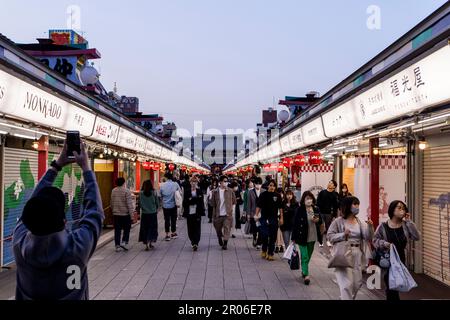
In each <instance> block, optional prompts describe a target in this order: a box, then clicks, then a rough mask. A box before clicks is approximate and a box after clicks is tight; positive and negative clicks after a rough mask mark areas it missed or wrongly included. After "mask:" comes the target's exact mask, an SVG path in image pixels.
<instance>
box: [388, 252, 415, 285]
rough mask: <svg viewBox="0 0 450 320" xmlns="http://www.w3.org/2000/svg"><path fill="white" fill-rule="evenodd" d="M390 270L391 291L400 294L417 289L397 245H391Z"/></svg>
mask: <svg viewBox="0 0 450 320" xmlns="http://www.w3.org/2000/svg"><path fill="white" fill-rule="evenodd" d="M390 263H391V267H390V268H389V289H390V290H395V291H399V292H408V291H410V290H411V289H413V288H415V287H417V283H416V281H414V279H413V277H412V276H411V274H410V273H409V271H408V269H407V268H406V267H405V265H404V264H403V263H402V261H401V260H400V257H399V255H398V252H397V248H395V245H391V250H390Z"/></svg>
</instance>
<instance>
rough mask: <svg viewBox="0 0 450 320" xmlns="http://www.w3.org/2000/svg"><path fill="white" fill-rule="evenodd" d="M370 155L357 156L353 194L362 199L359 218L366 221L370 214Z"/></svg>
mask: <svg viewBox="0 0 450 320" xmlns="http://www.w3.org/2000/svg"><path fill="white" fill-rule="evenodd" d="M369 175H370V160H369V156H356V157H355V184H354V186H355V187H354V189H355V190H354V193H353V196H355V197H357V198H358V199H359V201H360V205H359V215H358V218H359V219H360V220H361V221H366V220H367V217H369V216H370V196H369Z"/></svg>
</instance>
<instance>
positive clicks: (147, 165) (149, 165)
mask: <svg viewBox="0 0 450 320" xmlns="http://www.w3.org/2000/svg"><path fill="white" fill-rule="evenodd" d="M142 168H143V169H144V170H150V169H153V163H151V162H142Z"/></svg>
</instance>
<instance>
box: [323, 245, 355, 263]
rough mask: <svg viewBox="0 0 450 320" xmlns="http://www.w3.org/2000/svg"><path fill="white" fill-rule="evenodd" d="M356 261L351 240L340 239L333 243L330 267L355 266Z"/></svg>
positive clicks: (329, 261)
mask: <svg viewBox="0 0 450 320" xmlns="http://www.w3.org/2000/svg"><path fill="white" fill-rule="evenodd" d="M354 266H355V261H354V258H353V254H352V248H351V246H350V242H349V241H340V242H337V243H335V244H334V245H333V249H332V250H331V257H330V260H328V268H353V267H354Z"/></svg>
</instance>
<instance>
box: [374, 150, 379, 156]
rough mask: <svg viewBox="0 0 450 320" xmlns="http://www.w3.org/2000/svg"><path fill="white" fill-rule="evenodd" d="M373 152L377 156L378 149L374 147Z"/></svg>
mask: <svg viewBox="0 0 450 320" xmlns="http://www.w3.org/2000/svg"><path fill="white" fill-rule="evenodd" d="M373 154H374V155H376V156H377V155H378V154H380V150H379V149H378V148H374V149H373Z"/></svg>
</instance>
